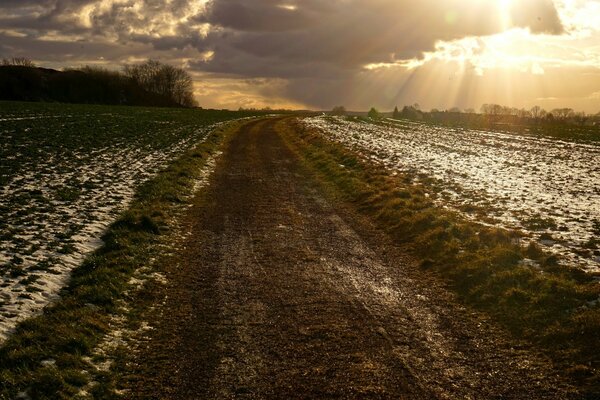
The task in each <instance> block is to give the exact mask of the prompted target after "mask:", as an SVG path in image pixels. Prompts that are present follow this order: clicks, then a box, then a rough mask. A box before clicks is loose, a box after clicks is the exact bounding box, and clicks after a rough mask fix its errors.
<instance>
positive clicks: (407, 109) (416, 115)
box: [400, 106, 423, 121]
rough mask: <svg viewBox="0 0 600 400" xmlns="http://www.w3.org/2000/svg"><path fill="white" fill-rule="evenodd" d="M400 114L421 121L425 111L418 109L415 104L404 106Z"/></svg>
mask: <svg viewBox="0 0 600 400" xmlns="http://www.w3.org/2000/svg"><path fill="white" fill-rule="evenodd" d="M400 116H401V117H402V118H407V119H415V120H418V121H420V120H422V119H423V112H422V111H421V110H417V109H416V108H415V107H414V106H404V108H402V112H401V113H400Z"/></svg>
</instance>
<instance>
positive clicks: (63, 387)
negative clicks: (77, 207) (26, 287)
mask: <svg viewBox="0 0 600 400" xmlns="http://www.w3.org/2000/svg"><path fill="white" fill-rule="evenodd" d="M240 123H242V122H233V123H230V124H228V125H227V126H226V127H223V128H220V129H217V130H216V131H214V132H213V133H211V134H210V135H209V137H208V138H207V140H206V141H204V142H203V143H201V144H199V145H198V146H197V147H195V148H194V149H192V150H190V151H188V152H186V153H185V154H184V155H183V156H181V157H180V158H179V159H177V160H176V161H174V162H173V163H172V164H171V165H170V166H169V167H168V168H166V169H165V170H164V171H162V172H161V173H159V174H158V175H157V176H155V177H154V178H153V179H151V180H150V181H148V182H147V183H145V184H144V185H143V186H142V187H140V188H139V190H138V191H137V193H136V196H135V199H134V201H133V202H132V204H131V206H130V208H129V209H128V210H127V211H126V212H124V213H123V214H122V215H121V217H120V218H119V219H118V220H117V221H116V222H115V223H113V224H112V225H111V227H110V228H109V229H108V231H107V233H106V234H105V236H104V237H103V239H104V242H105V245H104V246H103V247H102V248H100V249H99V250H98V251H96V252H95V253H93V254H92V255H91V256H89V257H88V258H87V259H86V260H85V261H84V263H83V264H82V265H81V266H80V267H79V268H77V269H76V270H75V271H74V272H73V274H72V278H71V281H70V283H69V285H68V286H67V287H66V288H65V289H63V290H62V291H61V299H60V301H58V302H56V303H54V304H53V305H51V306H48V307H46V308H45V309H44V312H43V314H42V315H39V316H37V317H34V318H31V319H29V320H26V321H24V322H22V323H21V324H19V326H18V327H17V329H16V332H15V333H14V335H12V336H11V338H10V339H9V340H7V341H6V342H5V343H4V345H3V346H2V347H1V348H0V398H2V399H15V398H18V397H23V398H27V397H29V398H32V399H50V398H51V399H67V398H68V399H71V398H77V397H78V395H79V393H80V392H81V390H82V388H87V387H90V386H89V383H90V381H91V380H92V378H94V379H97V377H91V376H90V374H89V373H86V372H85V371H86V370H87V369H88V368H89V363H88V361H87V359H86V357H91V356H93V350H94V349H95V348H96V347H97V346H98V345H99V343H100V342H101V340H102V338H103V337H104V336H105V335H106V334H107V333H108V332H109V330H110V325H111V321H112V319H114V316H115V315H118V314H119V313H122V310H120V304H122V303H123V302H132V301H134V300H135V301H137V300H138V299H133V298H132V292H131V291H130V289H131V286H132V285H131V278H132V277H133V276H134V274H135V272H136V271H138V270H139V269H141V268H144V267H146V266H148V265H150V264H151V263H152V260H153V259H154V258H156V257H159V256H160V253H161V243H162V245H163V246H164V241H165V240H166V238H167V237H168V236H169V235H167V233H169V231H170V230H172V229H173V223H174V222H173V221H174V219H175V217H176V216H177V213H178V212H179V211H178V210H181V208H182V207H181V206H182V204H184V203H185V202H186V198H187V196H189V195H190V194H191V191H192V188H193V184H194V182H195V180H196V179H197V178H198V176H199V174H200V171H201V168H202V166H203V165H204V164H205V163H206V160H207V158H208V157H209V156H210V155H211V154H212V153H214V152H215V151H217V150H218V148H219V147H220V145H221V143H222V142H223V140H224V138H226V137H227V135H228V134H229V133H230V132H232V131H233V130H235V129H237V127H238V126H239V124H240ZM143 295H144V293H143V292H141V293H140V292H138V293H137V294H136V296H143ZM104 380H105V382H104V384H102V382H100V384H97V385H94V386H91V387H90V393H89V394H90V396H89V397H94V398H110V397H111V391H110V389H111V388H110V381H111V379H110V377H108V376H106V377H105V379H104Z"/></svg>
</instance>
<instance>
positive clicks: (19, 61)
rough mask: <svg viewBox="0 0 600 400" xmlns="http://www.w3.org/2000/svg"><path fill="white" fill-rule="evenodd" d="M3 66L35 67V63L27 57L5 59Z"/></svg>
mask: <svg viewBox="0 0 600 400" xmlns="http://www.w3.org/2000/svg"><path fill="white" fill-rule="evenodd" d="M2 65H4V66H16V67H35V64H34V63H33V61H31V60H30V59H28V58H25V57H12V58H5V59H3V60H2Z"/></svg>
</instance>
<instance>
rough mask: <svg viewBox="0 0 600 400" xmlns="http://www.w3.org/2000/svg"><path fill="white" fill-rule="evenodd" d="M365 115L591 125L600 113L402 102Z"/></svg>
mask: <svg viewBox="0 0 600 400" xmlns="http://www.w3.org/2000/svg"><path fill="white" fill-rule="evenodd" d="M331 114H332V115H346V114H347V111H346V108H345V107H344V106H336V107H334V108H333V110H332V111H331ZM367 116H368V117H369V118H372V119H377V118H382V117H385V116H389V117H392V118H395V119H399V118H404V119H412V120H423V121H427V120H430V121H440V122H448V121H459V120H477V119H479V120H481V121H487V122H489V123H515V124H517V123H521V124H565V125H576V126H593V125H597V124H600V112H599V113H598V114H595V115H593V114H586V113H585V112H577V111H575V110H573V109H572V108H556V109H553V110H551V111H546V110H544V109H543V108H541V107H540V106H534V107H532V108H531V109H524V108H515V107H506V106H501V105H499V104H483V105H482V106H481V109H480V113H477V112H476V111H475V110H474V109H472V108H467V109H464V110H461V109H460V108H458V107H453V108H450V109H447V110H443V111H441V110H438V109H435V108H434V109H432V110H431V111H429V112H427V111H423V110H421V107H420V106H419V104H417V103H415V104H413V105H406V106H404V107H403V108H402V110H399V109H398V107H397V106H396V107H395V108H394V111H393V112H391V113H383V112H380V111H378V110H377V109H376V108H374V107H373V108H371V110H370V111H369V112H368V113H367Z"/></svg>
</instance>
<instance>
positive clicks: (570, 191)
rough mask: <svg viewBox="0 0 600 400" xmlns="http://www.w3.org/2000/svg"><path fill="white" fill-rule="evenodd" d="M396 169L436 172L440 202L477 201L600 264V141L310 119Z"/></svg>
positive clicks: (512, 224)
mask: <svg viewBox="0 0 600 400" xmlns="http://www.w3.org/2000/svg"><path fill="white" fill-rule="evenodd" d="M304 123H305V124H306V125H307V126H310V127H314V128H318V129H320V130H322V131H323V132H324V133H325V135H326V136H327V137H329V138H330V139H333V140H335V141H338V142H340V143H343V144H344V145H347V146H349V147H351V148H353V149H355V150H357V151H359V152H360V153H361V154H363V155H364V156H366V157H368V158H369V159H371V160H372V161H374V162H376V163H379V164H381V165H384V166H385V167H386V168H388V169H389V170H390V171H391V172H392V173H393V172H394V171H395V172H403V173H407V174H410V175H411V176H413V178H414V181H415V182H418V181H419V180H423V179H424V178H425V177H429V178H433V179H434V180H433V182H434V183H433V184H432V185H433V186H435V187H434V191H435V192H437V198H436V200H437V202H438V204H440V205H441V206H444V207H449V208H452V209H456V210H462V211H461V212H463V213H464V214H465V215H466V216H467V217H469V218H477V215H478V216H479V217H480V216H481V214H480V213H479V214H477V215H475V213H474V212H470V210H471V209H473V208H474V207H473V206H475V207H477V208H478V209H479V210H485V212H486V214H487V215H486V216H485V219H486V220H488V219H490V218H491V220H492V221H494V223H497V224H499V225H501V226H504V227H506V228H514V229H519V230H521V231H523V232H524V233H525V234H526V235H527V236H528V237H529V238H530V240H535V241H537V242H538V243H540V244H542V245H543V246H544V247H545V248H547V249H548V250H550V251H552V252H554V253H556V254H559V255H560V256H561V257H562V258H564V259H565V260H566V261H567V262H568V263H569V264H571V265H575V266H579V267H581V268H584V269H586V270H589V271H598V270H600V146H598V145H594V144H587V143H578V142H570V141H561V140H557V139H546V138H538V137H532V136H525V135H515V134H508V133H499V132H486V131H476V130H467V129H455V128H447V127H439V126H431V125H426V124H421V123H414V122H409V121H387V122H386V123H383V124H382V125H377V124H371V123H365V122H361V121H358V120H348V119H345V118H342V117H325V116H321V117H313V118H306V119H304Z"/></svg>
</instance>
